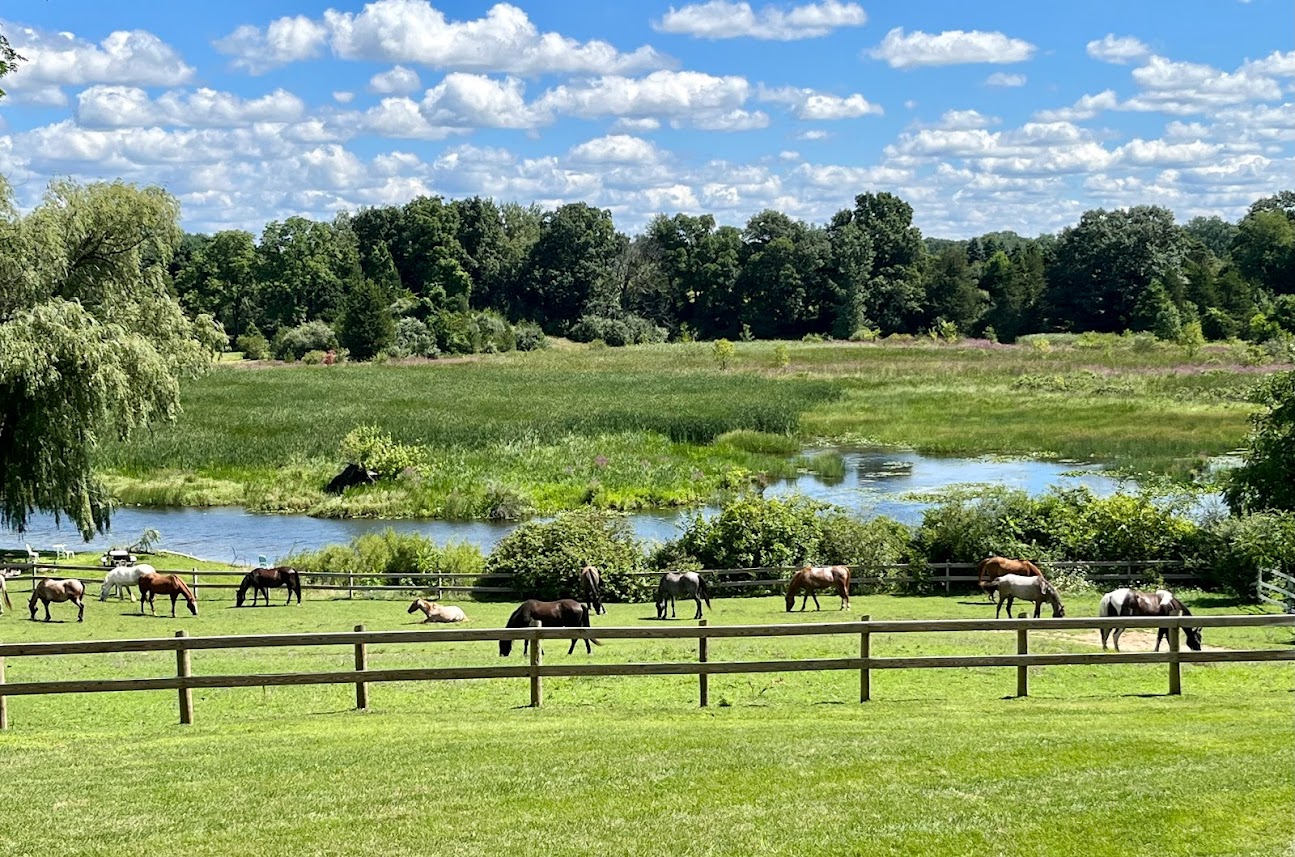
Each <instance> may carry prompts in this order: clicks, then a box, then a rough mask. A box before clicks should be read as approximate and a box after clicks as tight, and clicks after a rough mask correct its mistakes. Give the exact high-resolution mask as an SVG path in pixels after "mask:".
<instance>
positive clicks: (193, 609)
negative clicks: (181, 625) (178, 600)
mask: <svg viewBox="0 0 1295 857" xmlns="http://www.w3.org/2000/svg"><path fill="white" fill-rule="evenodd" d="M185 603H186V604H188V605H189V612H190V613H192V614H193V615H195V616H197V615H198V602H197V601H194V600H193V599H192V598H189V599H187V600H186V601H185Z"/></svg>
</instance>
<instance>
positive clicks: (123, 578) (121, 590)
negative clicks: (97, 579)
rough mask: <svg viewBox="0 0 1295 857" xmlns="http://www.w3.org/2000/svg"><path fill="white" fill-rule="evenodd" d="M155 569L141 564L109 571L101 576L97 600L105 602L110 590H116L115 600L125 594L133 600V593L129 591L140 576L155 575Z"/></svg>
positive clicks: (122, 566)
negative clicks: (100, 586) (100, 587)
mask: <svg viewBox="0 0 1295 857" xmlns="http://www.w3.org/2000/svg"><path fill="white" fill-rule="evenodd" d="M156 573H157V569H155V568H153V566H151V565H149V564H148V563H145V562H141V563H140V564H139V565H119V566H117V567H116V568H114V569H111V570H110V571H109V572H108V573H107V574H105V575H104V576H103V589H101V590H100V591H99V600H100V601H107V600H108V595H109V594H110V592H111V591H112V590H114V589H115V590H117V600H118V601H120V600H121V596H122V595H123V594H125V596H126V597H127V598H129V599H130V600H131V601H134V600H135V593H134V592H132V591H131V589H132V588H133V587H134V586H135V584H136V583H139V576H140V575H141V574H156Z"/></svg>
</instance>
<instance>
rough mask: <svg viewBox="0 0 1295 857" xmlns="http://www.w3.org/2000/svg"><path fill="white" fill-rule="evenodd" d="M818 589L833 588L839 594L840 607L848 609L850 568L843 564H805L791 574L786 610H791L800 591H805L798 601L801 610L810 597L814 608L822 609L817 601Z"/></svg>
mask: <svg viewBox="0 0 1295 857" xmlns="http://www.w3.org/2000/svg"><path fill="white" fill-rule="evenodd" d="M820 589H835V590H836V594H837V595H839V596H841V609H842V610H849V609H850V569H849V568H847V567H846V566H844V565H807V566H805V567H804V568H802V569H801V570H800V571H798V572H796V574H795V575H793V576H792V578H791V584H790V585H789V586H788V587H787V612H788V613H790V612H791V608H792V607H793V606H794V605H795V603H796V595H797V593H799V592H802V591H803V592H804V593H805V597H804V598H803V599H801V602H800V609H801V610H802V611H803V610H804V609H805V605H806V603H808V601H809V599H810V598H813V599H814V609H815V610H822V609H823V608H822V607H820V606H819V603H818V590H820Z"/></svg>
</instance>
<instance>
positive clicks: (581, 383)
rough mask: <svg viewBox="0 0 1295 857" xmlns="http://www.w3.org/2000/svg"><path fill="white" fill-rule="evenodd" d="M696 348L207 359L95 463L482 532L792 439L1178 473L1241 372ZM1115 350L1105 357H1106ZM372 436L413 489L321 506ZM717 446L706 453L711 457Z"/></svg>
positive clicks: (748, 346)
mask: <svg viewBox="0 0 1295 857" xmlns="http://www.w3.org/2000/svg"><path fill="white" fill-rule="evenodd" d="M1103 342H1104V344H1103V345H1102V346H1101V347H1088V348H1085V347H1079V346H1078V345H1074V344H1072V345H1058V346H1057V347H1049V349H1047V350H1042V349H1040V348H1038V347H1033V346H1026V345H1021V346H1012V347H1002V346H1000V347H994V348H986V347H972V346H970V345H959V346H936V345H934V344H930V343H910V344H899V345H894V344H885V345H877V344H863V343H821V344H813V343H790V344H789V351H788V353H789V357H790V361H791V362H790V365H788V366H787V367H776V366H775V361H774V356H773V350H774V347H775V344H774V343H767V342H757V343H738V344H737V350H736V355H735V357H734V359H733V362H732V364H731V366H730V368H729V369H728V370H727V371H721V370H720V369H719V368H718V367H717V365H716V364H715V361H714V360H713V358H712V356H711V351H710V345H709V344H707V343H692V344H673V345H659V346H641V347H633V348H624V349H594V350H590V349H585V348H568V349H560V350H553V351H549V352H530V353H525V354H505V355H494V356H482V357H480V358H477V359H469V360H459V361H440V362H432V363H424V364H415V365H382V366H376V365H348V366H334V367H310V366H265V365H258V366H255V367H252V366H239V365H236V364H222V365H220V366H217V367H216V368H215V369H214V371H213V372H212V373H210V374H209V375H208V376H206V377H205V378H202V379H200V380H197V381H195V382H192V383H190V384H189V385H187V386H186V387H185V389H184V392H183V404H184V409H185V410H184V414H183V415H182V416H181V418H180V421H179V423H178V424H176V425H174V426H169V427H158V428H156V429H155V430H153V431H152V432H149V433H144V434H141V435H139V436H137V437H136V438H135V439H133V440H132V441H131V442H130V443H128V444H125V445H114V446H110V447H109V448H108V449H107V450H106V457H105V466H106V468H107V475H108V476H109V483H110V485H111V486H112V488H113V490H114V491H115V492H116V493H117V495H118V497H119V498H120V500H121V501H123V502H126V503H138V504H144V505H231V504H241V505H246V506H248V507H249V508H252V509H254V510H260V511H307V512H310V513H311V514H316V515H332V516H355V515H359V516H373V517H401V516H406V517H410V516H415V517H450V518H467V517H488V516H499V515H506V516H511V515H516V514H518V513H551V512H554V511H557V510H560V509H564V508H572V507H575V506H579V505H583V504H593V505H596V506H602V507H607V508H616V509H638V508H644V507H658V506H670V505H688V504H696V503H700V502H705V501H708V500H710V499H711V498H712V497H713V496H714V495H715V492H716V491H718V490H721V489H724V488H726V487H734V486H739V485H742V484H745V483H746V481H747V480H749V479H750V478H751V477H752V476H753V475H755V474H757V473H766V474H769V475H771V476H774V477H778V476H786V475H789V474H791V473H793V472H795V470H796V468H797V466H798V462H796V461H795V460H791V459H788V458H787V456H786V455H785V453H780V452H772V451H770V450H767V449H763V448H761V445H760V444H755V445H752V444H749V443H741V442H725V433H728V432H732V431H734V430H754V431H758V432H764V433H766V434H779V435H783V436H788V437H790V438H792V439H793V440H794V442H795V444H814V443H823V442H826V443H835V444H858V443H879V444H885V445H901V446H911V447H914V448H916V449H917V450H918V451H920V452H924V453H935V454H948V455H984V454H1003V455H1018V456H1043V457H1061V458H1066V459H1076V460H1085V461H1090V460H1091V461H1102V462H1105V463H1107V464H1109V465H1112V466H1115V467H1118V468H1120V469H1122V470H1125V471H1128V472H1135V473H1136V472H1150V473H1157V474H1169V475H1174V476H1183V475H1186V474H1189V473H1191V472H1193V471H1195V470H1198V469H1199V468H1200V467H1201V465H1202V463H1203V461H1204V460H1205V458H1206V457H1208V456H1212V455H1216V454H1219V453H1222V452H1225V451H1228V450H1230V449H1233V448H1235V447H1236V446H1238V445H1239V444H1240V443H1241V441H1242V439H1243V438H1244V436H1245V431H1246V425H1247V424H1246V417H1247V415H1248V414H1249V413H1250V411H1251V406H1250V405H1248V404H1247V403H1246V401H1245V395H1246V391H1247V389H1248V388H1249V387H1250V386H1251V385H1252V384H1253V383H1254V381H1255V380H1256V377H1257V373H1258V372H1263V371H1269V370H1271V369H1272V368H1274V367H1255V366H1251V365H1246V364H1243V363H1241V362H1238V359H1237V357H1236V354H1235V353H1234V351H1233V350H1231V349H1230V348H1229V347H1215V348H1211V349H1205V350H1202V351H1201V352H1199V353H1197V354H1194V355H1191V356H1188V355H1187V354H1186V353H1185V352H1183V351H1182V350H1181V349H1177V348H1171V347H1153V348H1134V347H1132V346H1131V345H1129V344H1127V343H1125V342H1124V340H1119V339H1108V340H1103ZM1121 343H1123V344H1121ZM362 423H375V424H377V425H379V426H380V427H381V428H382V429H384V430H385V431H387V432H389V433H390V434H391V435H392V436H393V437H394V438H395V439H396V440H399V441H402V442H405V443H410V444H419V445H423V446H425V447H426V448H427V456H426V463H425V465H424V466H423V467H422V468H420V471H419V472H418V473H417V474H410V475H407V476H405V477H402V478H400V479H398V480H396V481H395V482H392V483H387V484H384V485H381V486H374V487H371V488H366V489H359V490H353V491H350V492H348V493H347V495H346V496H345V497H344V498H332V497H328V496H327V495H324V494H323V493H321V490H320V489H321V488H322V486H323V485H324V484H325V483H326V482H327V480H328V479H329V478H331V476H332V475H333V474H335V473H336V472H337V470H338V468H339V466H340V464H341V463H342V462H341V461H340V460H339V458H338V453H337V447H338V443H339V442H340V440H341V438H342V437H343V436H344V435H345V434H346V433H347V432H348V431H350V430H351V429H352V428H354V427H355V426H357V425H359V424H362ZM716 441H718V442H716Z"/></svg>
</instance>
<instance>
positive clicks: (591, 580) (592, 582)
mask: <svg viewBox="0 0 1295 857" xmlns="http://www.w3.org/2000/svg"><path fill="white" fill-rule="evenodd" d="M602 588H603V575H602V572H600V571H599V570H598V567H597V566H595V565H589V564H588V563H585V567H584V568H582V569H580V600H581V601H583V602H584V603H585V604H587V605H589V609H590V610H592V611H594V612H595V613H598V614H602V613H606V612H607V608H606V607H604V606H603V593H602Z"/></svg>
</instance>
